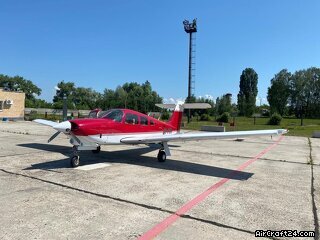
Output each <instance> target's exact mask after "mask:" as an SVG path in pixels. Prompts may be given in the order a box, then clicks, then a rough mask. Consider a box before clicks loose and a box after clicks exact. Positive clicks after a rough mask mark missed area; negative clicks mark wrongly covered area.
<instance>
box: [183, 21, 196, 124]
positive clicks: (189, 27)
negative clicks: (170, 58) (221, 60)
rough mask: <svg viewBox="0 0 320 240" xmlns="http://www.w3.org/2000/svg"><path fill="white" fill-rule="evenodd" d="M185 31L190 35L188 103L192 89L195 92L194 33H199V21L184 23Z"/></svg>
mask: <svg viewBox="0 0 320 240" xmlns="http://www.w3.org/2000/svg"><path fill="white" fill-rule="evenodd" d="M183 26H184V31H185V32H186V33H188V34H189V74H188V98H187V102H190V100H191V97H192V95H193V92H192V89H193V90H194V80H193V79H192V77H193V74H192V71H193V70H195V69H194V68H192V65H194V64H195V62H193V61H192V60H194V53H195V51H194V50H193V47H194V46H195V44H194V40H195V39H194V38H193V37H192V33H196V32H197V19H196V18H195V19H193V21H192V23H190V22H189V21H188V20H184V21H183ZM189 122H190V110H189V112H188V123H189Z"/></svg>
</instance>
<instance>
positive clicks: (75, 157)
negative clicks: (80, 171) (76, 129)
mask: <svg viewBox="0 0 320 240" xmlns="http://www.w3.org/2000/svg"><path fill="white" fill-rule="evenodd" d="M70 163H71V167H79V165H80V157H79V150H78V146H76V145H75V146H73V147H72V156H71V158H70Z"/></svg>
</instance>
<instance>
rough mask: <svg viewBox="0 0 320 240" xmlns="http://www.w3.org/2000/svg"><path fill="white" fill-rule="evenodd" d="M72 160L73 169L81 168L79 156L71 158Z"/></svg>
mask: <svg viewBox="0 0 320 240" xmlns="http://www.w3.org/2000/svg"><path fill="white" fill-rule="evenodd" d="M70 160H71V162H70V163H71V166H72V167H79V165H80V157H79V156H72V157H71V158H70Z"/></svg>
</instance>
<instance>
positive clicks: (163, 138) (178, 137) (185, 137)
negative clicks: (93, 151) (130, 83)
mask: <svg viewBox="0 0 320 240" xmlns="http://www.w3.org/2000/svg"><path fill="white" fill-rule="evenodd" d="M285 133H287V130H286V129H273V130H255V131H233V132H205V133H177V134H167V135H155V136H148V137H127V138H123V139H121V142H122V143H127V144H141V143H160V142H169V141H193V140H205V139H223V138H240V137H248V136H263V135H279V134H285Z"/></svg>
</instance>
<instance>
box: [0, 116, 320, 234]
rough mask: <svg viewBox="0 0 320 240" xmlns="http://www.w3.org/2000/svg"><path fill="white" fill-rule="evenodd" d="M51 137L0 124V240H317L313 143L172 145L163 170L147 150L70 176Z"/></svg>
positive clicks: (115, 151) (317, 165) (65, 148)
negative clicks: (264, 238)
mask: <svg viewBox="0 0 320 240" xmlns="http://www.w3.org/2000/svg"><path fill="white" fill-rule="evenodd" d="M53 133H54V130H53V129H51V128H50V127H46V126H42V125H38V124H36V123H32V122H1V123H0V216H1V217H0V239H137V238H141V239H148V238H152V237H155V239H256V237H255V231H256V230H258V229H259V230H277V231H279V230H297V231H315V233H316V236H315V237H309V238H299V237H297V238H294V239H319V217H320V216H319V211H320V210H319V209H320V139H314V138H310V140H309V139H308V138H304V137H289V136H284V137H283V138H281V139H280V138H279V137H273V139H271V138H270V137H255V138H247V139H245V140H244V141H241V142H240V141H234V140H208V141H199V142H181V143H180V142H179V143H174V144H170V145H169V146H170V149H171V153H172V156H171V157H168V158H167V161H166V162H164V163H159V162H158V161H157V159H156V156H157V152H158V150H157V149H155V148H150V147H148V146H144V145H138V146H131V145H128V146H123V145H121V146H102V151H101V152H100V153H99V154H93V153H91V151H83V152H81V153H80V156H81V157H80V159H81V166H80V167H78V168H71V167H70V162H69V156H70V154H71V145H70V144H69V142H68V139H67V138H66V136H64V135H63V134H60V135H59V136H58V137H57V138H56V139H54V140H53V141H52V142H51V143H50V144H48V143H47V140H48V138H49V137H50V136H51V135H52V134H53ZM235 170H237V171H235ZM269 239H270V237H269ZM271 239H292V238H290V237H286V238H282V237H279V236H276V237H273V238H271Z"/></svg>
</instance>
